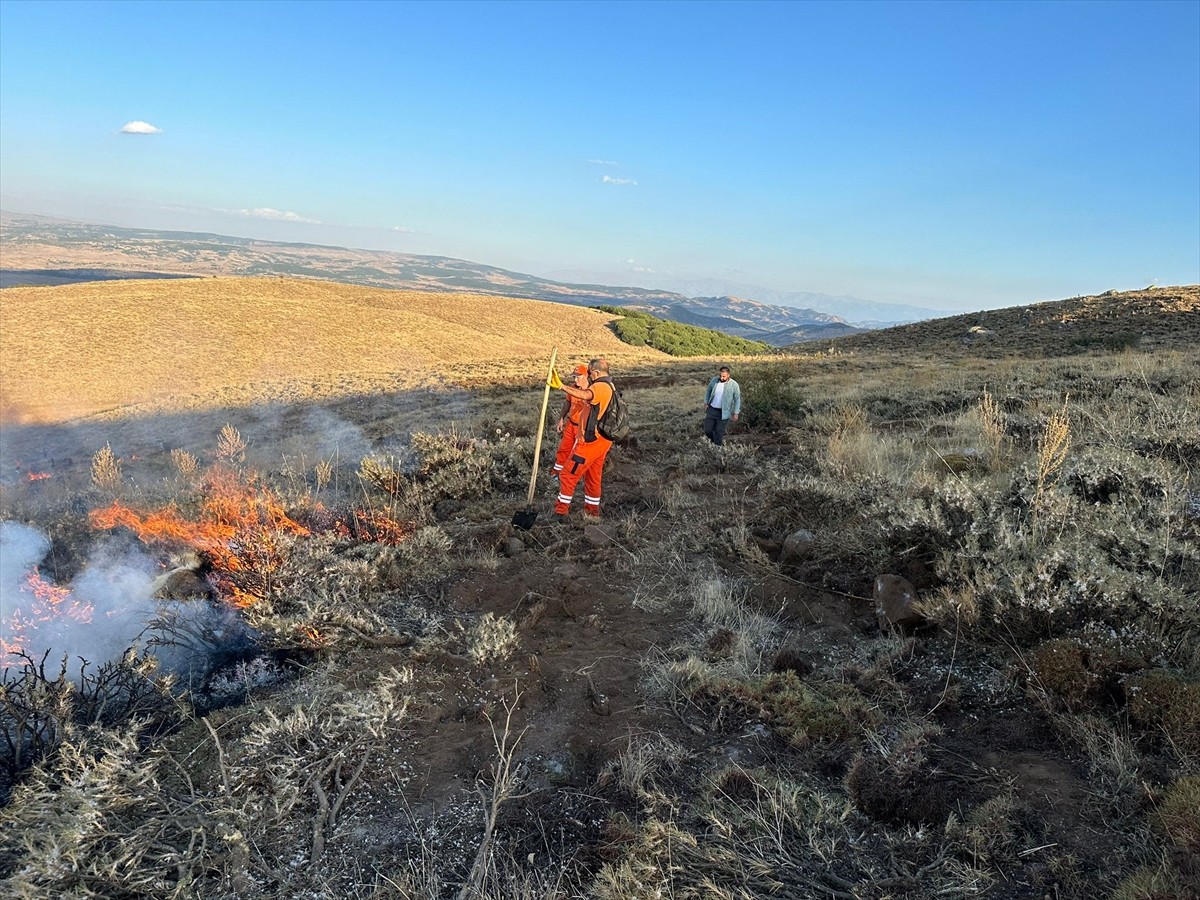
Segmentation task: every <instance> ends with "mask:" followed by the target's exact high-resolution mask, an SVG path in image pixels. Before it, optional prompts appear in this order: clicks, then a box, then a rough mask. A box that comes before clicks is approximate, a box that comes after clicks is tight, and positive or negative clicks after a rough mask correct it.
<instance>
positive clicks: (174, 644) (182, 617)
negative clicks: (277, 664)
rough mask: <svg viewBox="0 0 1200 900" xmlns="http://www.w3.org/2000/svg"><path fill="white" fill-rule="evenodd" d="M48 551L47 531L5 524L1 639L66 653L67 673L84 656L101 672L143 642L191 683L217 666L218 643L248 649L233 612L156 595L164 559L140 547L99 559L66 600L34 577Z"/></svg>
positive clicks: (38, 651) (0, 531)
mask: <svg viewBox="0 0 1200 900" xmlns="http://www.w3.org/2000/svg"><path fill="white" fill-rule="evenodd" d="M49 549H50V540H49V539H48V538H47V537H46V536H45V535H44V534H42V533H41V532H40V531H38V530H36V529H34V528H30V527H29V526H27V525H22V524H20V523H17V522H2V523H0V639H2V640H3V643H4V644H5V645H8V646H14V645H15V646H19V647H21V649H22V650H23V651H24V652H25V653H26V654H27V655H28V656H29V657H31V658H32V659H34V660H40V659H41V658H42V657H43V655H45V654H47V653H48V654H49V655H48V657H47V662H48V663H53V664H54V665H55V666H57V664H58V662H59V661H61V660H62V659H63V658H64V657H66V659H67V668H68V671H70V672H75V673H78V672H79V669H80V666H81V665H82V663H83V661H86V662H87V663H88V668H89V670H90V671H95V669H96V668H97V667H99V666H102V665H104V664H106V663H110V662H113V661H115V660H118V659H120V658H121V657H122V656H123V655H124V654H125V652H126V651H127V650H129V649H130V648H136V649H138V650H139V651H146V650H149V651H150V652H152V653H153V654H154V655H155V656H157V657H158V658H159V662H160V663H161V665H162V667H163V669H164V670H166V671H170V672H174V673H176V674H180V675H185V676H187V679H186V681H187V682H188V683H192V682H193V678H192V676H193V675H194V674H195V673H196V672H197V671H199V672H200V673H201V674H203V673H204V672H206V671H207V668H208V667H209V666H210V665H211V662H212V660H211V659H210V657H211V656H212V655H213V653H212V651H213V650H214V649H215V648H220V649H231V648H225V647H222V641H223V640H225V639H226V638H228V640H229V641H231V642H233V643H234V644H238V645H241V646H242V647H243V648H244V646H245V642H246V640H247V636H246V632H245V628H244V626H241V628H240V629H239V627H238V626H239V625H240V622H239V621H238V620H237V619H236V614H235V613H233V612H232V611H231V610H226V609H221V608H218V607H214V606H212V605H211V604H208V603H204V602H196V601H190V602H180V603H176V602H173V601H164V600H156V599H154V597H153V593H154V585H155V575H156V574H157V569H158V565H157V563H155V561H154V560H152V559H150V558H149V557H148V556H146V555H145V554H141V553H138V552H136V550H125V551H122V552H120V553H117V554H111V555H110V554H102V555H100V556H98V557H96V558H93V559H92V560H91V561H89V563H88V565H87V566H86V568H85V569H84V570H83V571H82V572H81V573H80V574H79V576H78V577H77V578H75V579H74V581H73V583H72V584H71V585H70V587H69V592H68V593H67V594H66V595H65V596H63V597H62V598H61V599H58V600H57V601H55V602H49V601H47V600H45V599H43V598H39V597H38V596H37V594H36V593H35V592H34V591H33V590H32V589H31V587H30V581H29V579H30V577H31V576H34V573H35V569H36V567H37V566H38V564H39V563H40V562H41V561H42V559H43V558H44V557H45V555H46V552H47V551H48V550H49ZM164 621H165V622H169V623H170V626H164ZM10 662H11V660H10ZM0 680H3V673H2V672H0Z"/></svg>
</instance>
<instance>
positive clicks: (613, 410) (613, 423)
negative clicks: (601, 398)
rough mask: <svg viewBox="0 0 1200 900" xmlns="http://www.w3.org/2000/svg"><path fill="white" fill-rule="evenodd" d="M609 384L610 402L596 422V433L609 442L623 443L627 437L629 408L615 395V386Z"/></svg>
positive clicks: (619, 396)
mask: <svg viewBox="0 0 1200 900" xmlns="http://www.w3.org/2000/svg"><path fill="white" fill-rule="evenodd" d="M609 384H610V385H611V386H612V400H610V401H609V403H608V409H606V410H604V415H602V416H601V417H600V418H599V419H597V420H596V432H597V433H598V434H599V435H600V437H602V438H607V439H608V440H610V441H623V440H625V438H627V437H629V406H628V405H627V404H626V403H625V401H624V400H623V399H621V395H620V394H619V393H617V386H616V385H615V384H613V383H612V382H611V381H610V382H609Z"/></svg>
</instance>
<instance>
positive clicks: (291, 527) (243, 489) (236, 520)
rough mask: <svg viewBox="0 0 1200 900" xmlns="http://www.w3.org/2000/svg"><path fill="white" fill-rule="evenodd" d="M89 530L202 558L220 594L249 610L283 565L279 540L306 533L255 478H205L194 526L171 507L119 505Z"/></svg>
mask: <svg viewBox="0 0 1200 900" xmlns="http://www.w3.org/2000/svg"><path fill="white" fill-rule="evenodd" d="M90 520H91V524H92V527H93V528H97V529H112V528H117V527H125V528H128V529H130V530H131V531H133V532H134V534H136V535H137V536H138V539H139V540H141V541H142V542H143V543H146V544H155V543H158V544H182V545H184V546H187V547H190V548H192V549H195V550H198V551H200V552H201V553H203V554H205V555H206V556H207V557H208V558H209V559H210V560H211V561H212V564H213V568H214V569H215V570H216V573H217V580H218V581H219V583H220V586H221V588H222V589H223V593H224V594H225V595H226V596H227V597H228V598H229V600H230V602H231V603H233V604H234V605H235V606H240V607H247V606H251V605H253V604H254V603H255V602H256V601H258V600H261V599H262V598H263V597H265V596H266V594H267V591H268V589H269V585H270V580H271V577H272V576H273V575H274V574H275V573H276V572H277V571H278V569H279V566H280V565H281V562H282V552H281V548H280V537H281V536H283V535H287V534H290V535H297V536H306V535H308V534H309V533H310V532H309V530H308V529H307V528H305V527H304V526H303V525H300V524H299V523H298V522H295V521H294V520H293V519H291V518H290V517H289V516H288V515H287V513H286V512H285V511H284V509H283V506H282V504H281V503H280V502H279V500H278V498H277V497H276V495H275V494H274V493H273V492H272V491H271V490H270V489H269V488H267V487H266V486H264V485H260V484H258V483H257V479H256V478H255V477H254V476H253V475H250V476H246V477H245V478H240V477H239V476H238V475H237V474H236V473H234V472H232V471H229V470H225V469H217V470H214V471H212V472H210V473H209V476H208V480H207V482H206V484H205V486H204V492H203V498H202V499H201V501H200V507H199V511H198V514H197V517H196V520H195V521H190V520H189V519H186V518H184V516H183V515H181V514H180V512H179V511H178V509H176V508H175V507H174V506H169V507H167V508H165V509H160V510H155V511H149V512H138V511H136V510H134V509H131V508H130V507H128V506H125V505H123V504H121V503H120V502H114V503H112V504H111V505H110V506H108V507H106V508H104V509H97V510H93V511H92V513H91V515H90Z"/></svg>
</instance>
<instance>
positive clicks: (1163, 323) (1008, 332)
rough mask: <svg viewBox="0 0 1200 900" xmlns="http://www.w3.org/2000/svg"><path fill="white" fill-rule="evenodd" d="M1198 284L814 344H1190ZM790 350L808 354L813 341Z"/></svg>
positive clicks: (896, 347) (857, 348)
mask: <svg viewBox="0 0 1200 900" xmlns="http://www.w3.org/2000/svg"><path fill="white" fill-rule="evenodd" d="M1198 344H1200V286H1198V285H1194V284H1193V285H1185V286H1182V287H1155V288H1147V289H1146V290H1143V291H1123V292H1118V291H1108V292H1106V293H1104V294H1098V295H1094V296H1089V297H1071V298H1069V299H1066V300H1052V301H1048V302H1045V303H1035V304H1031V305H1029V306H1014V307H1008V308H1005V309H991V310H985V311H982V312H975V313H966V314H963V315H959V316H947V317H946V318H942V319H931V320H929V321H926V322H914V323H912V324H909V325H898V326H895V327H892V328H884V329H880V330H878V331H869V332H863V333H861V334H855V335H849V336H846V337H839V338H838V339H837V340H835V341H830V342H829V343H824V342H822V343H821V345H820V346H821V347H822V348H823V349H836V350H838V351H840V352H854V353H864V354H869V353H877V352H910V351H911V352H920V353H951V354H962V353H967V354H970V355H974V356H987V357H991V358H994V357H998V356H1027V357H1033V356H1058V355H1064V354H1069V353H1078V352H1080V351H1083V350H1088V349H1090V348H1093V347H1095V348H1102V349H1108V350H1119V349H1123V348H1126V347H1140V348H1142V349H1154V348H1156V347H1167V346H1170V347H1185V346H1189V345H1190V346H1192V347H1195V346H1197V345H1198ZM794 349H797V350H804V351H812V350H813V349H814V346H813V344H804V345H801V346H799V347H796V348H794Z"/></svg>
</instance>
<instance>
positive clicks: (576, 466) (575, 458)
mask: <svg viewBox="0 0 1200 900" xmlns="http://www.w3.org/2000/svg"><path fill="white" fill-rule="evenodd" d="M587 377H588V384H587V387H583V388H578V387H569V386H568V385H565V384H564V385H562V389H563V391H565V392H566V394H567V396H568V397H571V398H572V399H574V400H582V401H585V402H586V403H587V417H586V418H585V419H584V421H583V425H582V427H581V428H580V429H579V434H578V436H577V437H576V438H575V445H574V447H572V448H571V454H570V455H569V456H568V457H567V459H566V461H565V462H564V463H563V470H562V472H561V474H560V475H559V482H558V503H557V504H555V506H554V517H555V518H556V519H558V520H560V521H561V520H564V519H566V517H567V513H568V512H569V511H570V509H571V498H572V497H573V496H574V494H575V486H576V485H577V484H578V483H579V479H580V478H582V479H583V514H584V515H585V516H590V517H592V518H597V519H598V518H599V517H600V479H601V477H602V475H603V473H604V458H605V457H606V456H608V451H609V449H610V448H611V447H612V441H610V440H608V438H605V437H601V435H600V433H599V432H598V431H597V430H596V422H597V420H598V419H599V418H600V417H601V416H602V415H604V412H605V410H607V409H608V404H609V403H610V402H612V397H613V386H612V379H611V378H609V377H608V360H606V359H593V360H592V361H591V362H590V363H588V375H587Z"/></svg>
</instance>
